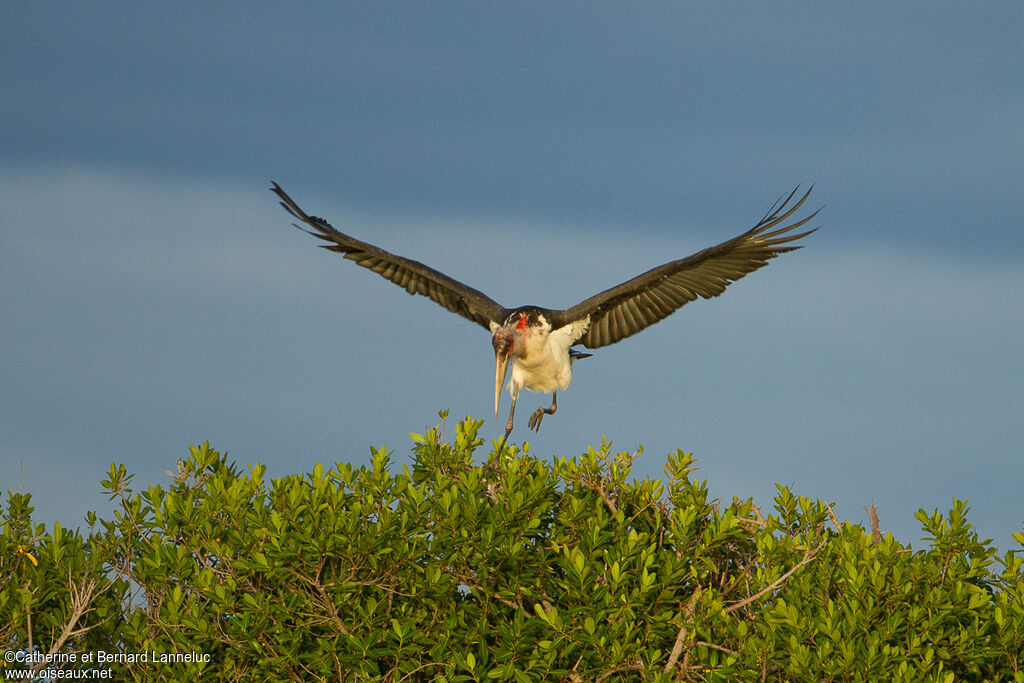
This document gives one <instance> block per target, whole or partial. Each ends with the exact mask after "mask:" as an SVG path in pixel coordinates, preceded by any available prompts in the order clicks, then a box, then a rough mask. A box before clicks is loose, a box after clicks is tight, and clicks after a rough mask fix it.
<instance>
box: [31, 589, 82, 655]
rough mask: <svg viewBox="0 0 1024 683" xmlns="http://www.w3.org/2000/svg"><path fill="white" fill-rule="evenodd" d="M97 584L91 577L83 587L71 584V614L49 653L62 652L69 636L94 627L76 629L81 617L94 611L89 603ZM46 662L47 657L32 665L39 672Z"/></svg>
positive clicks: (80, 633)
mask: <svg viewBox="0 0 1024 683" xmlns="http://www.w3.org/2000/svg"><path fill="white" fill-rule="evenodd" d="M69 578H70V577H69ZM97 585H98V584H97V582H96V579H89V580H88V581H86V582H84V583H83V584H82V586H81V588H79V587H78V586H76V585H75V584H71V585H70V586H69V588H70V590H71V614H70V615H69V616H68V620H67V622H65V624H64V628H62V629H61V632H60V637H59V638H57V641H56V642H55V643H54V644H53V645H52V646H50V652H49V654H51V655H53V654H56V653H57V652H60V650H61V648H63V647H64V643H66V642H67V641H68V639H69V638H72V637H74V636H79V635H82V634H83V633H87V632H88V631H89V630H90V629H91V628H92V627H91V626H83V627H82V628H79V629H76V628H75V626H76V625H77V624H78V620H79V619H81V618H82V617H83V616H85V615H86V614H88V613H89V612H91V611H92V609H93V608H92V607H89V604H90V603H91V602H92V599H93V598H94V597H95V595H94V593H95V591H96V587H97ZM46 663H47V660H46V659H45V658H44V659H42V660H40V661H39V662H37V663H36V665H35V666H33V667H32V671H33V672H38V671H39V670H40V669H42V668H43V667H44V666H45V665H46Z"/></svg>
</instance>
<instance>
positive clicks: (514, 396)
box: [498, 385, 519, 457]
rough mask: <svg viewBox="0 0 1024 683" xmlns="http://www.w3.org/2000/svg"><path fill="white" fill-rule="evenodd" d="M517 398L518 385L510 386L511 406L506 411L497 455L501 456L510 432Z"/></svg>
mask: <svg viewBox="0 0 1024 683" xmlns="http://www.w3.org/2000/svg"><path fill="white" fill-rule="evenodd" d="M518 400H519V387H517V386H515V385H513V386H512V408H511V409H510V410H509V411H508V422H506V423H505V436H503V437H502V439H501V445H499V446H498V456H499V457H500V456H501V453H502V451H503V450H504V449H505V442H506V441H508V435H509V434H511V433H512V418H513V417H514V416H515V414H516V401H518Z"/></svg>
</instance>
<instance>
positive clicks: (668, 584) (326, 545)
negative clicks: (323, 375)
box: [0, 415, 1024, 681]
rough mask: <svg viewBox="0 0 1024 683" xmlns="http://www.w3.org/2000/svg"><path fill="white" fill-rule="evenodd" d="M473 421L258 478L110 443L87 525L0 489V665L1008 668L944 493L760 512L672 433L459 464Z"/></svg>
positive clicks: (984, 568) (429, 669) (835, 671)
mask: <svg viewBox="0 0 1024 683" xmlns="http://www.w3.org/2000/svg"><path fill="white" fill-rule="evenodd" d="M442 418H443V415H442ZM481 423H482V421H477V420H471V419H467V420H465V421H464V422H462V423H460V424H458V425H457V426H456V429H455V435H454V439H453V440H452V442H451V443H448V442H446V441H445V438H444V436H443V434H441V433H440V432H443V428H442V427H440V426H439V427H438V428H435V429H432V430H430V431H429V432H428V433H427V434H424V435H418V434H413V435H412V439H413V441H414V447H413V453H414V455H413V461H412V463H413V464H412V469H411V470H410V469H409V468H407V467H402V468H401V469H400V470H395V469H394V468H392V466H391V463H390V461H391V456H390V454H389V453H388V452H387V450H386V449H380V450H375V451H373V457H372V463H371V464H370V465H369V466H368V467H359V468H356V467H353V466H351V465H349V464H346V463H341V462H339V463H335V464H334V465H333V467H330V468H325V467H324V466H322V465H320V464H318V465H317V466H316V467H315V468H314V469H313V471H312V472H311V473H307V474H302V475H299V474H296V475H290V476H286V477H282V478H280V479H274V480H271V481H269V482H268V481H266V480H265V478H264V473H265V469H264V467H263V466H261V465H255V466H252V467H249V468H248V469H247V470H246V471H242V470H240V469H239V468H238V467H237V466H236V465H235V464H233V463H230V462H228V461H227V460H226V458H225V457H224V456H222V455H221V454H220V453H218V452H217V451H215V450H213V449H211V448H210V447H209V445H208V444H203V445H202V446H200V447H193V448H192V449H191V453H190V456H189V457H188V459H187V460H183V461H181V462H179V463H178V467H177V472H176V473H175V474H174V475H173V476H174V480H173V483H172V484H171V485H170V487H169V488H168V489H166V490H165V489H164V488H163V487H161V486H159V485H151V486H148V487H147V488H145V489H144V490H143V489H140V490H134V489H133V488H132V475H131V474H129V473H128V472H127V471H126V469H125V467H124V466H123V465H121V466H112V467H111V471H110V474H109V479H108V480H106V481H104V482H103V485H104V486H105V487H106V489H107V490H108V491H109V492H110V495H111V497H112V498H113V499H115V500H117V501H118V509H117V511H116V513H115V515H114V519H113V520H96V518H95V515H92V514H90V524H92V527H91V530H90V532H89V534H88V535H82V534H81V533H78V532H69V531H68V530H66V529H63V528H61V527H60V526H59V525H55V526H54V529H53V531H52V532H47V530H46V529H45V528H44V527H42V526H38V525H33V523H32V522H31V513H32V508H31V507H30V504H29V503H30V500H29V496H27V495H18V494H13V493H9V494H8V501H7V505H6V507H5V508H4V509H3V510H2V523H3V527H2V539H0V575H2V579H3V588H2V591H0V640H2V642H3V644H4V649H5V650H7V651H8V653H13V652H20V653H21V655H20V658H19V659H17V661H14V662H7V663H6V664H5V666H7V667H8V669H9V670H10V671H9V672H8V673H10V672H13V671H14V670H23V669H25V668H32V667H35V669H36V670H37V671H38V672H42V673H46V672H47V671H49V673H50V674H51V675H56V674H70V673H71V672H74V671H79V672H83V671H85V670H94V671H93V673H97V672H98V673H100V674H103V675H107V676H110V677H112V678H114V679H117V680H181V681H186V680H189V681H191V680H194V679H196V678H199V677H200V676H204V677H206V676H209V675H211V674H213V675H215V676H216V677H217V678H218V679H220V680H228V681H232V680H245V681H249V680H296V681H309V680H345V681H364V680H383V681H426V680H447V681H487V680H517V681H535V680H564V681H677V680H708V681H712V680H714V681H733V680H751V681H764V680H771V681H776V680H777V681H785V680H816V681H831V680H836V681H847V680H873V681H875V680H897V681H904V680H905V681H911V680H912V681H919V680H926V681H954V680H1015V681H1024V569H1022V564H1024V559H1022V557H1021V556H1020V553H1021V551H1020V550H1017V551H1011V552H1007V553H1006V554H1005V555H1004V556H1003V557H1001V558H1000V557H997V556H996V550H995V549H994V548H992V547H991V546H990V541H979V539H978V537H977V534H976V533H975V531H974V530H973V528H972V527H971V524H970V523H969V522H968V521H967V519H966V513H967V507H966V505H965V504H964V503H963V502H961V501H954V504H953V508H952V509H951V510H950V511H949V514H948V515H946V516H943V515H940V514H939V513H938V512H937V511H936V512H934V513H931V514H928V513H926V512H925V511H923V510H922V511H921V512H919V513H918V515H917V518H918V519H919V520H920V522H921V524H922V525H923V528H924V530H925V532H926V533H927V534H928V536H929V539H928V540H929V541H930V547H929V548H928V549H926V550H917V551H915V550H912V549H911V548H910V547H909V546H906V545H903V544H901V543H899V542H897V541H895V540H894V539H893V538H892V537H891V535H884V536H883V535H882V534H879V533H877V529H874V530H871V531H866V530H865V529H864V528H863V527H861V526H859V525H855V524H851V523H850V522H840V520H838V519H837V518H836V516H835V515H834V514H833V512H832V509H831V507H830V505H829V504H828V503H826V502H824V501H821V500H811V499H808V498H804V497H802V496H794V495H793V494H792V493H791V492H790V491H789V490H788V489H787V488H785V487H782V486H779V487H778V495H777V496H776V498H775V508H774V510H773V511H771V512H770V513H767V512H763V511H761V510H759V509H758V508H757V507H756V506H755V505H754V504H753V503H752V502H751V501H750V500H738V499H734V500H733V501H732V502H731V503H730V504H728V505H723V504H720V503H718V502H717V501H713V500H709V499H708V489H707V485H706V483H705V482H703V481H700V480H696V479H694V478H692V475H693V472H694V469H695V468H694V464H693V459H692V458H691V456H690V455H689V454H685V453H683V452H676V453H674V454H672V455H669V456H668V461H667V463H666V464H665V466H664V471H665V478H664V480H663V481H655V480H649V479H644V480H631V479H630V478H629V472H630V466H631V464H632V462H633V460H634V458H635V457H636V454H632V455H630V454H626V453H613V452H612V451H611V449H610V447H609V445H608V444H607V443H602V445H601V447H600V448H599V449H593V448H591V449H589V450H588V452H587V453H584V454H583V455H581V456H580V457H579V458H576V459H565V458H557V459H555V460H554V461H551V462H544V461H541V460H538V459H536V458H533V457H531V456H530V455H529V454H528V452H527V453H517V454H515V455H514V457H513V456H512V455H510V454H511V453H512V452H513V449H512V448H507V449H506V452H505V457H502V458H498V457H497V456H496V454H495V453H493V452H492V453H491V454H490V456H489V460H488V461H487V462H486V463H484V464H480V465H474V463H473V456H474V452H475V451H476V450H477V449H478V448H479V447H480V446H481V445H482V443H483V440H482V439H480V438H478V437H477V431H478V429H479V427H480V425H481ZM1014 538H1015V540H1017V541H1018V542H1020V543H1022V544H1024V533H1020V534H1015V535H1014ZM26 652H28V653H34V655H35V657H36V659H37V660H41V661H30V662H29V663H28V664H26V663H24V658H25V653H26ZM47 653H49V655H50V660H49V661H42V660H45V657H44V655H46V654H47ZM118 655H119V656H120V658H121V659H122V660H126V661H117V662H111V661H109V660H110V659H112V658H115V657H116V656H118ZM143 655H145V659H146V661H130V660H131V659H132V658H135V659H137V660H138V659H143ZM72 657H74V661H68V660H69V659H71V658H72ZM83 657H85V658H87V659H90V658H91V661H84V662H83V661H82V658H83ZM99 657H103V658H104V659H105V661H103V662H102V663H101V662H99V661H98V659H99ZM10 658H11V656H10V655H8V659H10ZM167 659H170V660H171V661H162V660H167ZM197 659H198V660H199V661H194V660H197ZM58 660H60V661H58ZM56 669H61V671H60V672H55V670H56Z"/></svg>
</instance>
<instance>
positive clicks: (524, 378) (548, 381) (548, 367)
mask: <svg viewBox="0 0 1024 683" xmlns="http://www.w3.org/2000/svg"><path fill="white" fill-rule="evenodd" d="M570 382H572V365H571V364H570V363H569V353H568V351H566V352H564V353H562V354H561V358H559V357H558V356H556V355H555V354H553V353H537V354H533V355H531V356H527V357H526V358H524V359H520V358H513V359H512V377H511V378H510V380H509V390H510V391H512V392H513V393H514V392H515V387H514V386H513V385H518V386H520V387H522V388H523V389H529V390H530V391H541V392H549V391H555V390H556V389H563V390H564V389H568V388H569V383H570Z"/></svg>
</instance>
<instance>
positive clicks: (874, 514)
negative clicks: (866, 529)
mask: <svg viewBox="0 0 1024 683" xmlns="http://www.w3.org/2000/svg"><path fill="white" fill-rule="evenodd" d="M864 512H866V513H868V522H869V523H870V524H871V542H872V543H878V542H879V541H881V540H882V532H881V531H880V530H879V528H878V506H877V505H875V504H874V503H871V508H870V509H869V508H868V506H867V505H865V506H864Z"/></svg>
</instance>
